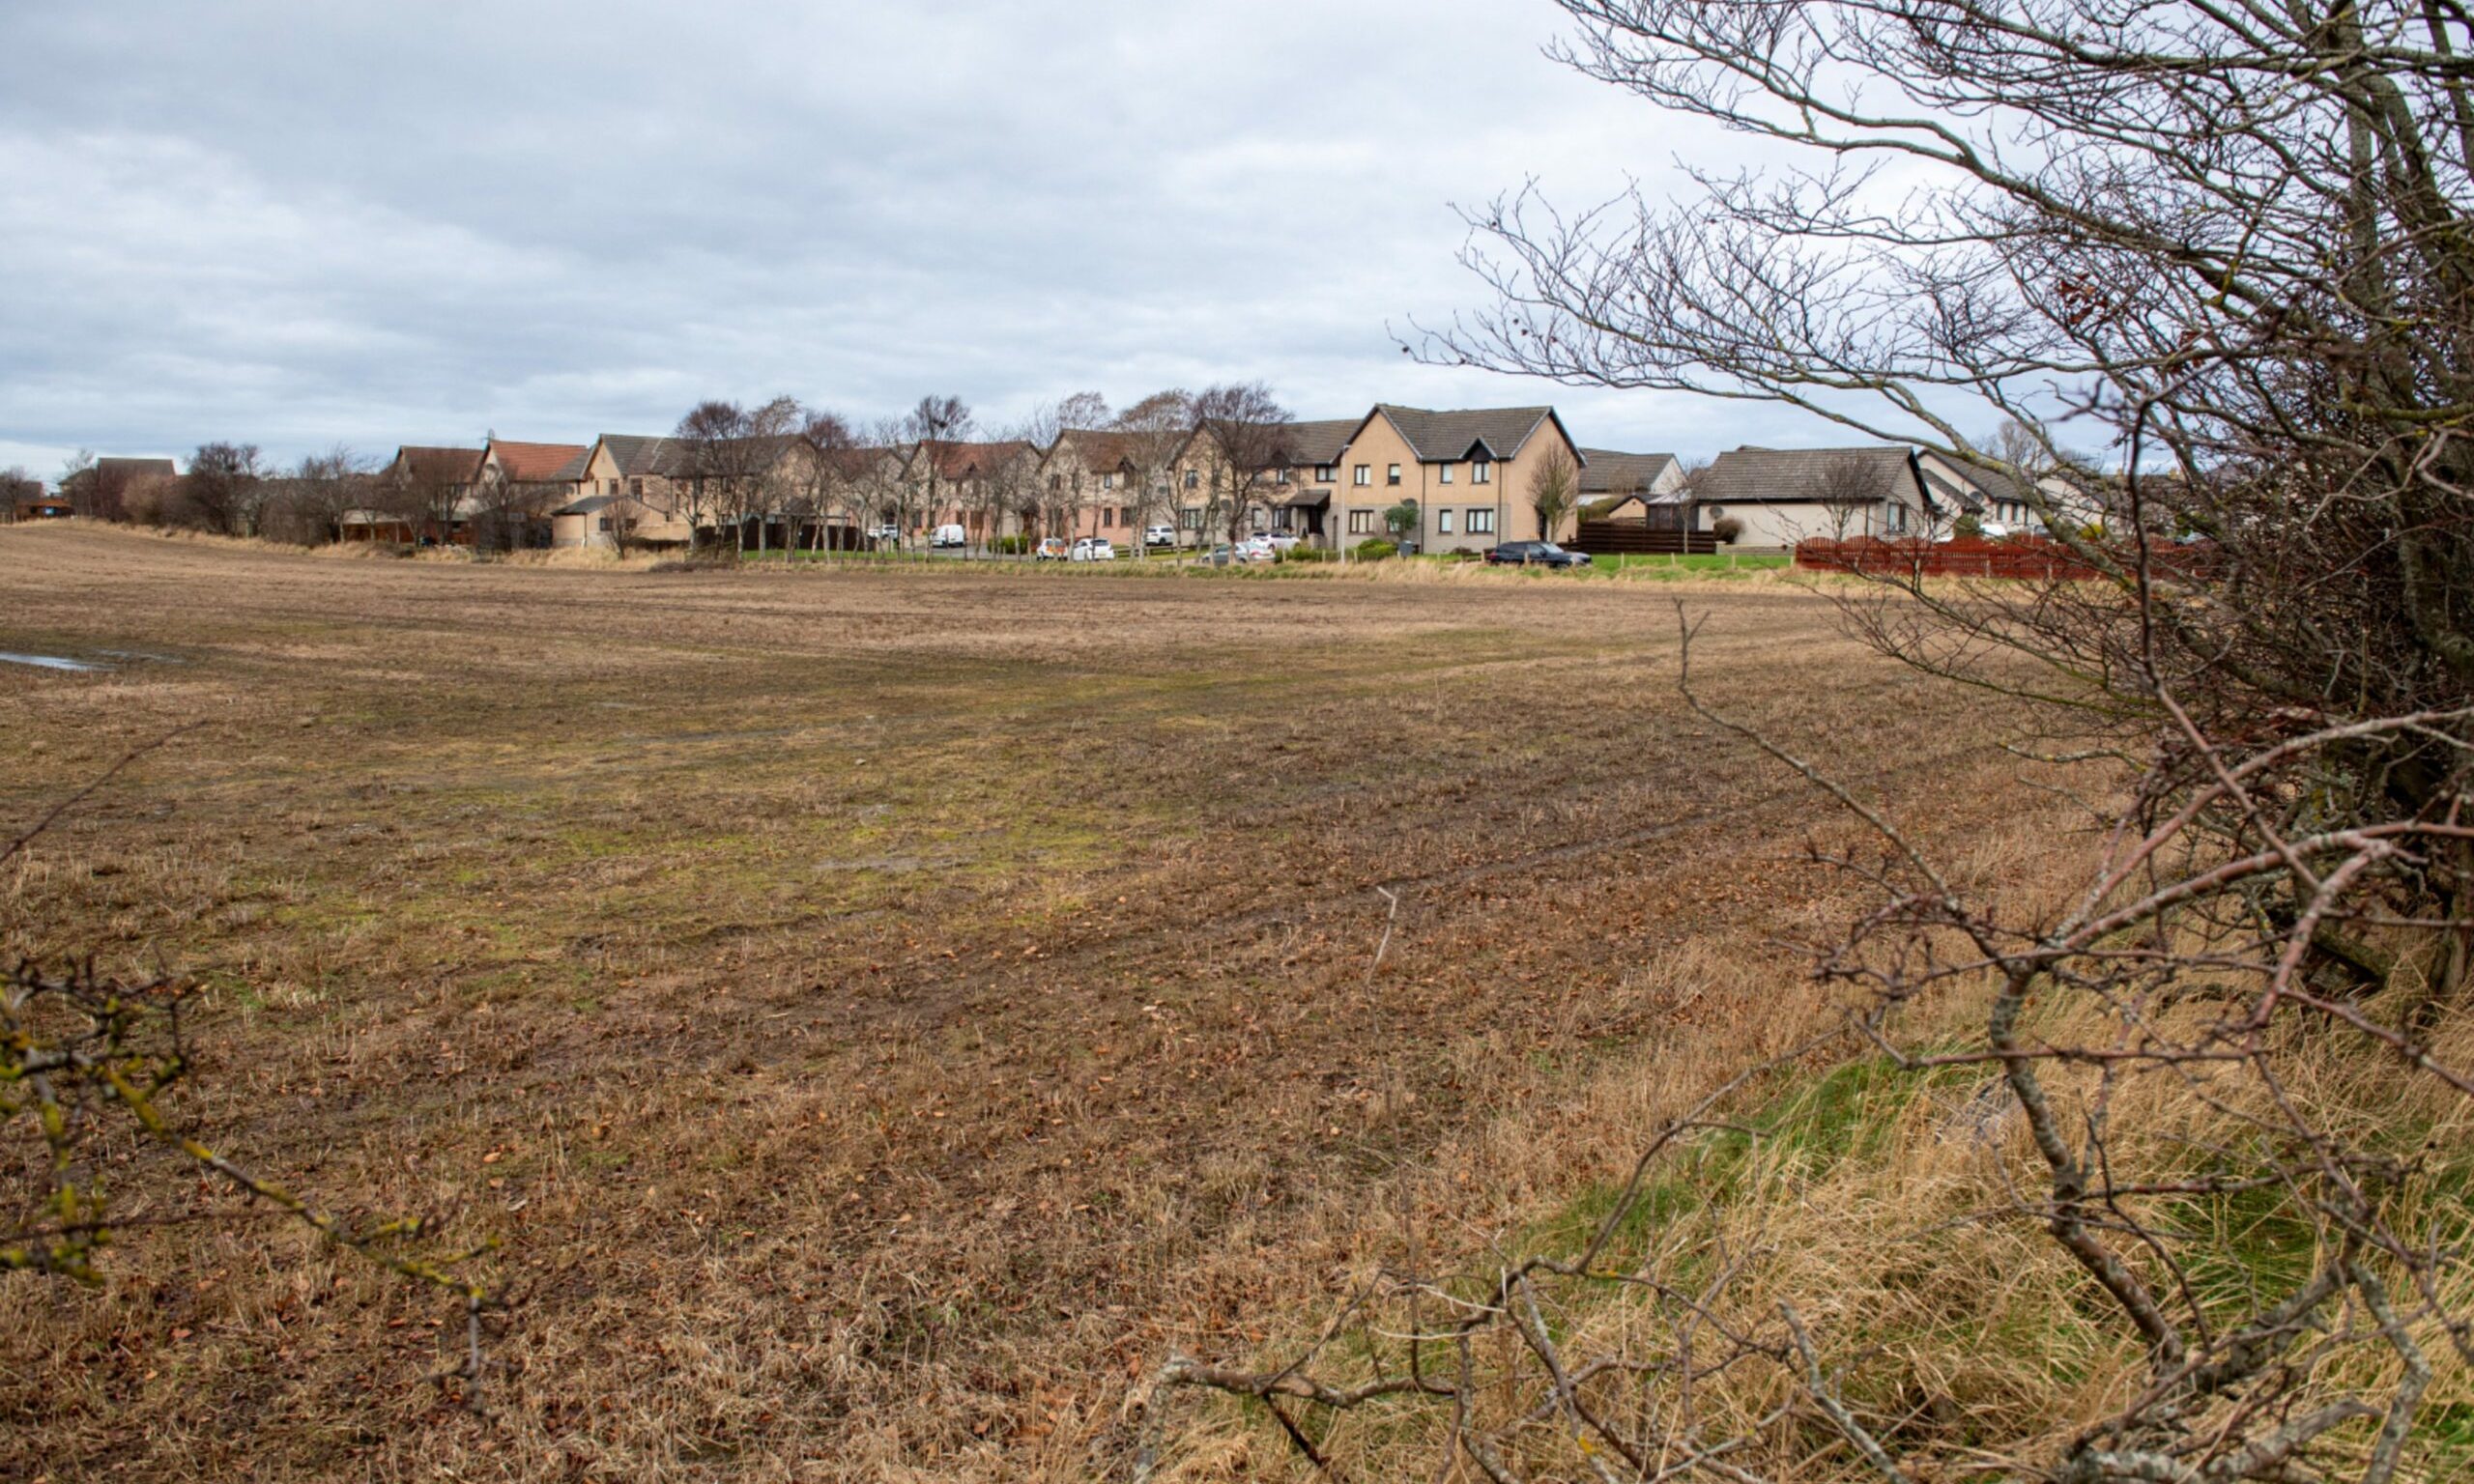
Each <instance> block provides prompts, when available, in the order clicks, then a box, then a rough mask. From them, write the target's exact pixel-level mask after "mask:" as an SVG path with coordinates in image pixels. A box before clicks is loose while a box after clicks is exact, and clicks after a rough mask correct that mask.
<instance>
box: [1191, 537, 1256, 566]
mask: <svg viewBox="0 0 2474 1484" xmlns="http://www.w3.org/2000/svg"><path fill="white" fill-rule="evenodd" d="M1245 559H1246V558H1245V557H1240V556H1238V555H1237V548H1235V547H1233V546H1230V545H1228V544H1227V543H1226V542H1222V543H1221V544H1220V545H1218V546H1215V547H1213V548H1212V549H1211V550H1210V551H1208V552H1205V553H1203V554H1201V555H1199V556H1197V557H1194V560H1196V561H1198V562H1201V563H1202V564H1203V565H1204V566H1206V567H1227V566H1234V565H1236V564H1237V563H1238V562H1241V561H1244V560H1245Z"/></svg>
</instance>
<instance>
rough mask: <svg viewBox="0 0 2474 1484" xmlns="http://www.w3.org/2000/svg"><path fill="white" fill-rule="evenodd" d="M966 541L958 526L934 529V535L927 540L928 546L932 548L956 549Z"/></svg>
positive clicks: (961, 529)
mask: <svg viewBox="0 0 2474 1484" xmlns="http://www.w3.org/2000/svg"><path fill="white" fill-rule="evenodd" d="M966 541H967V538H966V537H965V536H964V533H963V528H961V527H960V526H939V527H937V528H936V529H935V534H933V535H931V536H929V538H928V544H929V545H930V546H932V547H954V548H957V549H959V548H960V547H962V546H964V544H965V543H966Z"/></svg>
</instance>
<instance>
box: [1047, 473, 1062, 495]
mask: <svg viewBox="0 0 2474 1484" xmlns="http://www.w3.org/2000/svg"><path fill="white" fill-rule="evenodd" d="M1048 487H1049V492H1050V494H1054V493H1055V492H1056V491H1058V490H1061V489H1063V488H1065V476H1064V475H1063V474H1050V475H1049V476H1048Z"/></svg>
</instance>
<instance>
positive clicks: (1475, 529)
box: [1443, 505, 1495, 536]
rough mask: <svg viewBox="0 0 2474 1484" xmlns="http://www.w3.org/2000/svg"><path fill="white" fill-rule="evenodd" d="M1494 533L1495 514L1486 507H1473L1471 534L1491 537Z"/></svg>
mask: <svg viewBox="0 0 2474 1484" xmlns="http://www.w3.org/2000/svg"><path fill="white" fill-rule="evenodd" d="M1443 513H1444V514H1446V515H1450V514H1451V513H1452V512H1451V511H1449V510H1446V511H1445V512H1443ZM1494 533H1495V512H1494V511H1493V510H1492V509H1490V508H1488V507H1487V506H1485V505H1472V506H1471V507H1470V509H1469V534H1471V535H1473V536H1491V535H1493V534H1494Z"/></svg>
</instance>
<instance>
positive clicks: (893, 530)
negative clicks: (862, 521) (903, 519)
mask: <svg viewBox="0 0 2474 1484" xmlns="http://www.w3.org/2000/svg"><path fill="white" fill-rule="evenodd" d="M868 539H869V540H871V541H899V540H901V539H902V528H901V527H899V526H878V527H876V528H873V529H871V530H870V531H869V532H868Z"/></svg>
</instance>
